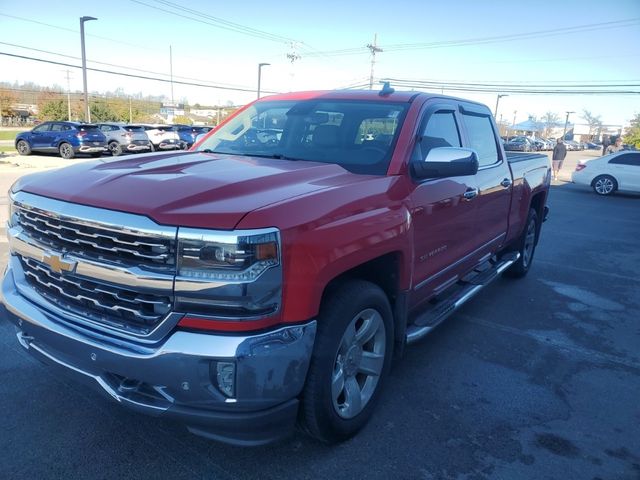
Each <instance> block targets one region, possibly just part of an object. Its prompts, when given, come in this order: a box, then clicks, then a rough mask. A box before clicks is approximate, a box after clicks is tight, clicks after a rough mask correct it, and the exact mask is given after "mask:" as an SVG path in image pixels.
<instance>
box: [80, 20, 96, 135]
mask: <svg viewBox="0 0 640 480" xmlns="http://www.w3.org/2000/svg"><path fill="white" fill-rule="evenodd" d="M90 20H97V18H95V17H80V46H81V48H82V85H83V87H84V118H85V120H86V121H87V122H90V121H91V112H90V111H89V94H88V93H87V55H86V53H85V51H84V22H88V21H90Z"/></svg>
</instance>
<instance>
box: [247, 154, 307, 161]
mask: <svg viewBox="0 0 640 480" xmlns="http://www.w3.org/2000/svg"><path fill="white" fill-rule="evenodd" d="M247 156H248V157H260V158H275V159H277V160H293V161H298V160H300V159H299V158H293V157H287V156H286V155H283V154H282V153H267V154H264V153H248V154H247Z"/></svg>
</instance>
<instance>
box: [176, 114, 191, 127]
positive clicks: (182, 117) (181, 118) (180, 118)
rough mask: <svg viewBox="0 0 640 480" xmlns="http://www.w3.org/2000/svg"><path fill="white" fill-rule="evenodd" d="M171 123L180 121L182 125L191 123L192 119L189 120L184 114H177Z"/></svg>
mask: <svg viewBox="0 0 640 480" xmlns="http://www.w3.org/2000/svg"><path fill="white" fill-rule="evenodd" d="M173 123H180V124H183V125H193V120H191V119H190V118H189V117H187V116H186V115H177V116H176V117H174V118H173Z"/></svg>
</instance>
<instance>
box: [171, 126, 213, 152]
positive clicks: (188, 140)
mask: <svg viewBox="0 0 640 480" xmlns="http://www.w3.org/2000/svg"><path fill="white" fill-rule="evenodd" d="M174 127H175V130H176V132H178V136H179V137H180V141H181V142H182V148H185V149H186V148H191V146H192V145H193V144H194V143H195V142H196V138H198V135H200V134H201V133H207V132H209V131H210V130H211V127H201V126H192V125H174Z"/></svg>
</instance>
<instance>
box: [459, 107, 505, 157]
mask: <svg viewBox="0 0 640 480" xmlns="http://www.w3.org/2000/svg"><path fill="white" fill-rule="evenodd" d="M462 118H463V121H464V125H465V127H466V129H467V135H468V137H469V147H471V148H472V149H474V150H475V151H476V153H477V154H478V163H479V165H480V167H486V166H487V165H492V164H494V163H496V162H497V161H498V147H497V146H496V137H495V134H494V133H493V128H492V126H491V120H490V119H489V117H487V116H481V115H468V114H463V115H462Z"/></svg>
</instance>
